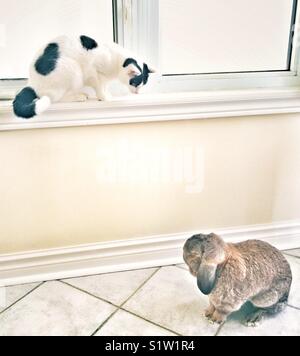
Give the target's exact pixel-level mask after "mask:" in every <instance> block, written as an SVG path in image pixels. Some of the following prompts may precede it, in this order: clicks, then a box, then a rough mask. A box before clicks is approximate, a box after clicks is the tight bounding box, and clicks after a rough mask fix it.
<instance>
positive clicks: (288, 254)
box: [283, 252, 300, 259]
mask: <svg viewBox="0 0 300 356" xmlns="http://www.w3.org/2000/svg"><path fill="white" fill-rule="evenodd" d="M283 254H284V255H286V256H289V257H294V258H297V259H300V257H299V256H295V255H292V254H290V253H286V252H284V253H283Z"/></svg>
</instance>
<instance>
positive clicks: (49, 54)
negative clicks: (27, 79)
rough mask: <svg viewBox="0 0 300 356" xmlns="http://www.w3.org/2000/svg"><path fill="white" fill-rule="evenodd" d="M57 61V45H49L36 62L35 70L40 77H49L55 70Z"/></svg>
mask: <svg viewBox="0 0 300 356" xmlns="http://www.w3.org/2000/svg"><path fill="white" fill-rule="evenodd" d="M58 59H59V45H58V44H57V43H50V44H49V45H48V46H47V47H46V49H45V51H44V53H43V54H42V55H41V56H40V58H39V59H38V60H37V61H36V63H35V69H36V71H37V72H38V73H39V74H41V75H45V76H46V75H49V74H50V73H51V72H53V71H54V70H55V68H56V64H57V61H58Z"/></svg>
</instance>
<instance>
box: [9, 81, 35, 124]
mask: <svg viewBox="0 0 300 356" xmlns="http://www.w3.org/2000/svg"><path fill="white" fill-rule="evenodd" d="M37 99H39V97H38V96H37V94H36V92H35V91H34V90H33V89H32V88H30V87H27V88H24V89H23V90H22V91H21V92H20V93H19V94H18V95H17V96H16V99H15V101H14V102H13V108H14V113H15V115H16V116H18V117H21V118H23V119H31V118H32V117H34V116H35V115H36V112H35V102H36V100H37Z"/></svg>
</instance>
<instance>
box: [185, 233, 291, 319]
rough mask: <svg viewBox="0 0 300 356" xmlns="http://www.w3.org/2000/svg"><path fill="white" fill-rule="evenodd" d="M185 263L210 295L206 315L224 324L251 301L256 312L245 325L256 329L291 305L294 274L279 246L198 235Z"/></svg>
mask: <svg viewBox="0 0 300 356" xmlns="http://www.w3.org/2000/svg"><path fill="white" fill-rule="evenodd" d="M184 260H185V262H186V263H187V265H188V266H189V268H190V272H191V274H192V275H193V276H195V277H197V281H198V287H199V289H200V290H201V292H202V293H203V294H205V295H209V301H210V306H209V308H208V309H207V310H206V312H205V316H206V317H207V318H208V319H209V320H210V321H212V322H215V323H219V324H221V323H223V322H225V321H226V319H227V317H228V316H229V315H230V314H232V313H233V312H236V311H238V310H240V308H241V307H242V306H243V305H244V304H245V303H246V302H251V303H252V304H253V306H254V307H255V311H253V312H252V313H251V315H248V316H247V317H246V320H245V324H246V325H248V326H255V325H257V323H258V322H259V321H261V319H262V318H263V316H264V314H267V313H270V314H275V313H278V312H280V311H282V310H283V308H284V307H285V305H286V304H287V301H288V298H289V294H290V289H291V284H292V272H291V268H290V265H289V263H288V261H287V260H286V259H285V257H284V256H283V255H282V253H281V252H280V251H278V250H277V249H276V248H275V247H273V246H271V245H269V244H268V243H265V242H262V241H255V240H251V241H246V242H242V243H237V244H227V243H225V242H224V241H223V240H222V238H221V237H219V236H217V235H215V234H210V235H202V234H200V235H195V236H193V237H191V238H190V239H189V240H188V241H187V242H186V244H185V246H184Z"/></svg>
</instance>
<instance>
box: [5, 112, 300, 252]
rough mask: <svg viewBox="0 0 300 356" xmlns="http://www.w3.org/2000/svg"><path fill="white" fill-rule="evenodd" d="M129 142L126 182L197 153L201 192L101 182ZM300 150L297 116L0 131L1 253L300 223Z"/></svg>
mask: <svg viewBox="0 0 300 356" xmlns="http://www.w3.org/2000/svg"><path fill="white" fill-rule="evenodd" d="M124 141H125V142H130V144H131V147H132V150H131V156H132V159H133V160H134V159H135V157H139V159H138V160H136V162H138V164H137V165H136V166H132V165H131V164H126V162H124V163H125V164H124V165H123V168H122V169H123V170H124V172H125V173H127V174H128V176H130V175H132V172H134V174H133V176H135V175H136V172H138V171H145V170H151V169H152V168H153V160H151V159H149V155H148V154H146V153H145V152H147V150H150V152H151V150H153V149H155V150H156V149H159V150H161V151H163V150H164V149H165V148H166V147H171V148H172V150H173V151H172V152H176V151H177V152H178V150H179V151H180V150H183V149H185V148H192V149H194V150H196V149H197V148H199V147H200V149H201V150H202V152H203V153H204V156H203V158H204V160H203V162H204V165H203V171H202V172H203V187H202V188H203V189H200V190H199V191H197V190H196V191H192V192H191V191H189V189H187V182H186V181H170V180H166V181H164V180H162V181H157V180H148V181H147V180H143V179H142V180H138V181H137V183H136V184H133V183H132V180H126V179H125V180H123V181H118V180H115V179H112V181H109V180H107V181H105V180H102V179H99V175H100V176H101V175H102V174H103V171H104V170H107V169H108V167H113V166H114V165H116V163H117V160H118V158H119V157H120V156H119V155H118V154H117V153H116V151H115V150H116V147H119V145H120V144H122V143H124ZM299 142H300V116H299V115H277V116H263V117H245V118H232V119H230V118H229V119H215V120H211V119H210V120H199V121H186V122H165V123H149V124H128V125H116V126H95V127H81V128H64V129H45V130H32V131H12V132H0V182H1V184H0V217H1V218H0V254H1V253H10V252H17V251H27V250H35V249H43V248H52V247H61V246H69V245H80V244H86V243H94V242H101V241H112V240H122V239H129V238H138V237H144V236H152V235H160V234H168V233H179V232H189V231H195V230H199V231H201V229H206V228H209V229H215V228H223V227H237V226H243V225H254V224H264V223H271V222H279V221H289V220H295V219H299V218H300V184H299V182H300V144H299ZM105 152H106V155H104V156H103V153H105ZM121 157H122V155H121ZM105 158H107V159H105ZM201 169H202V166H201ZM199 177H200V181H201V179H202V175H200V176H199Z"/></svg>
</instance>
